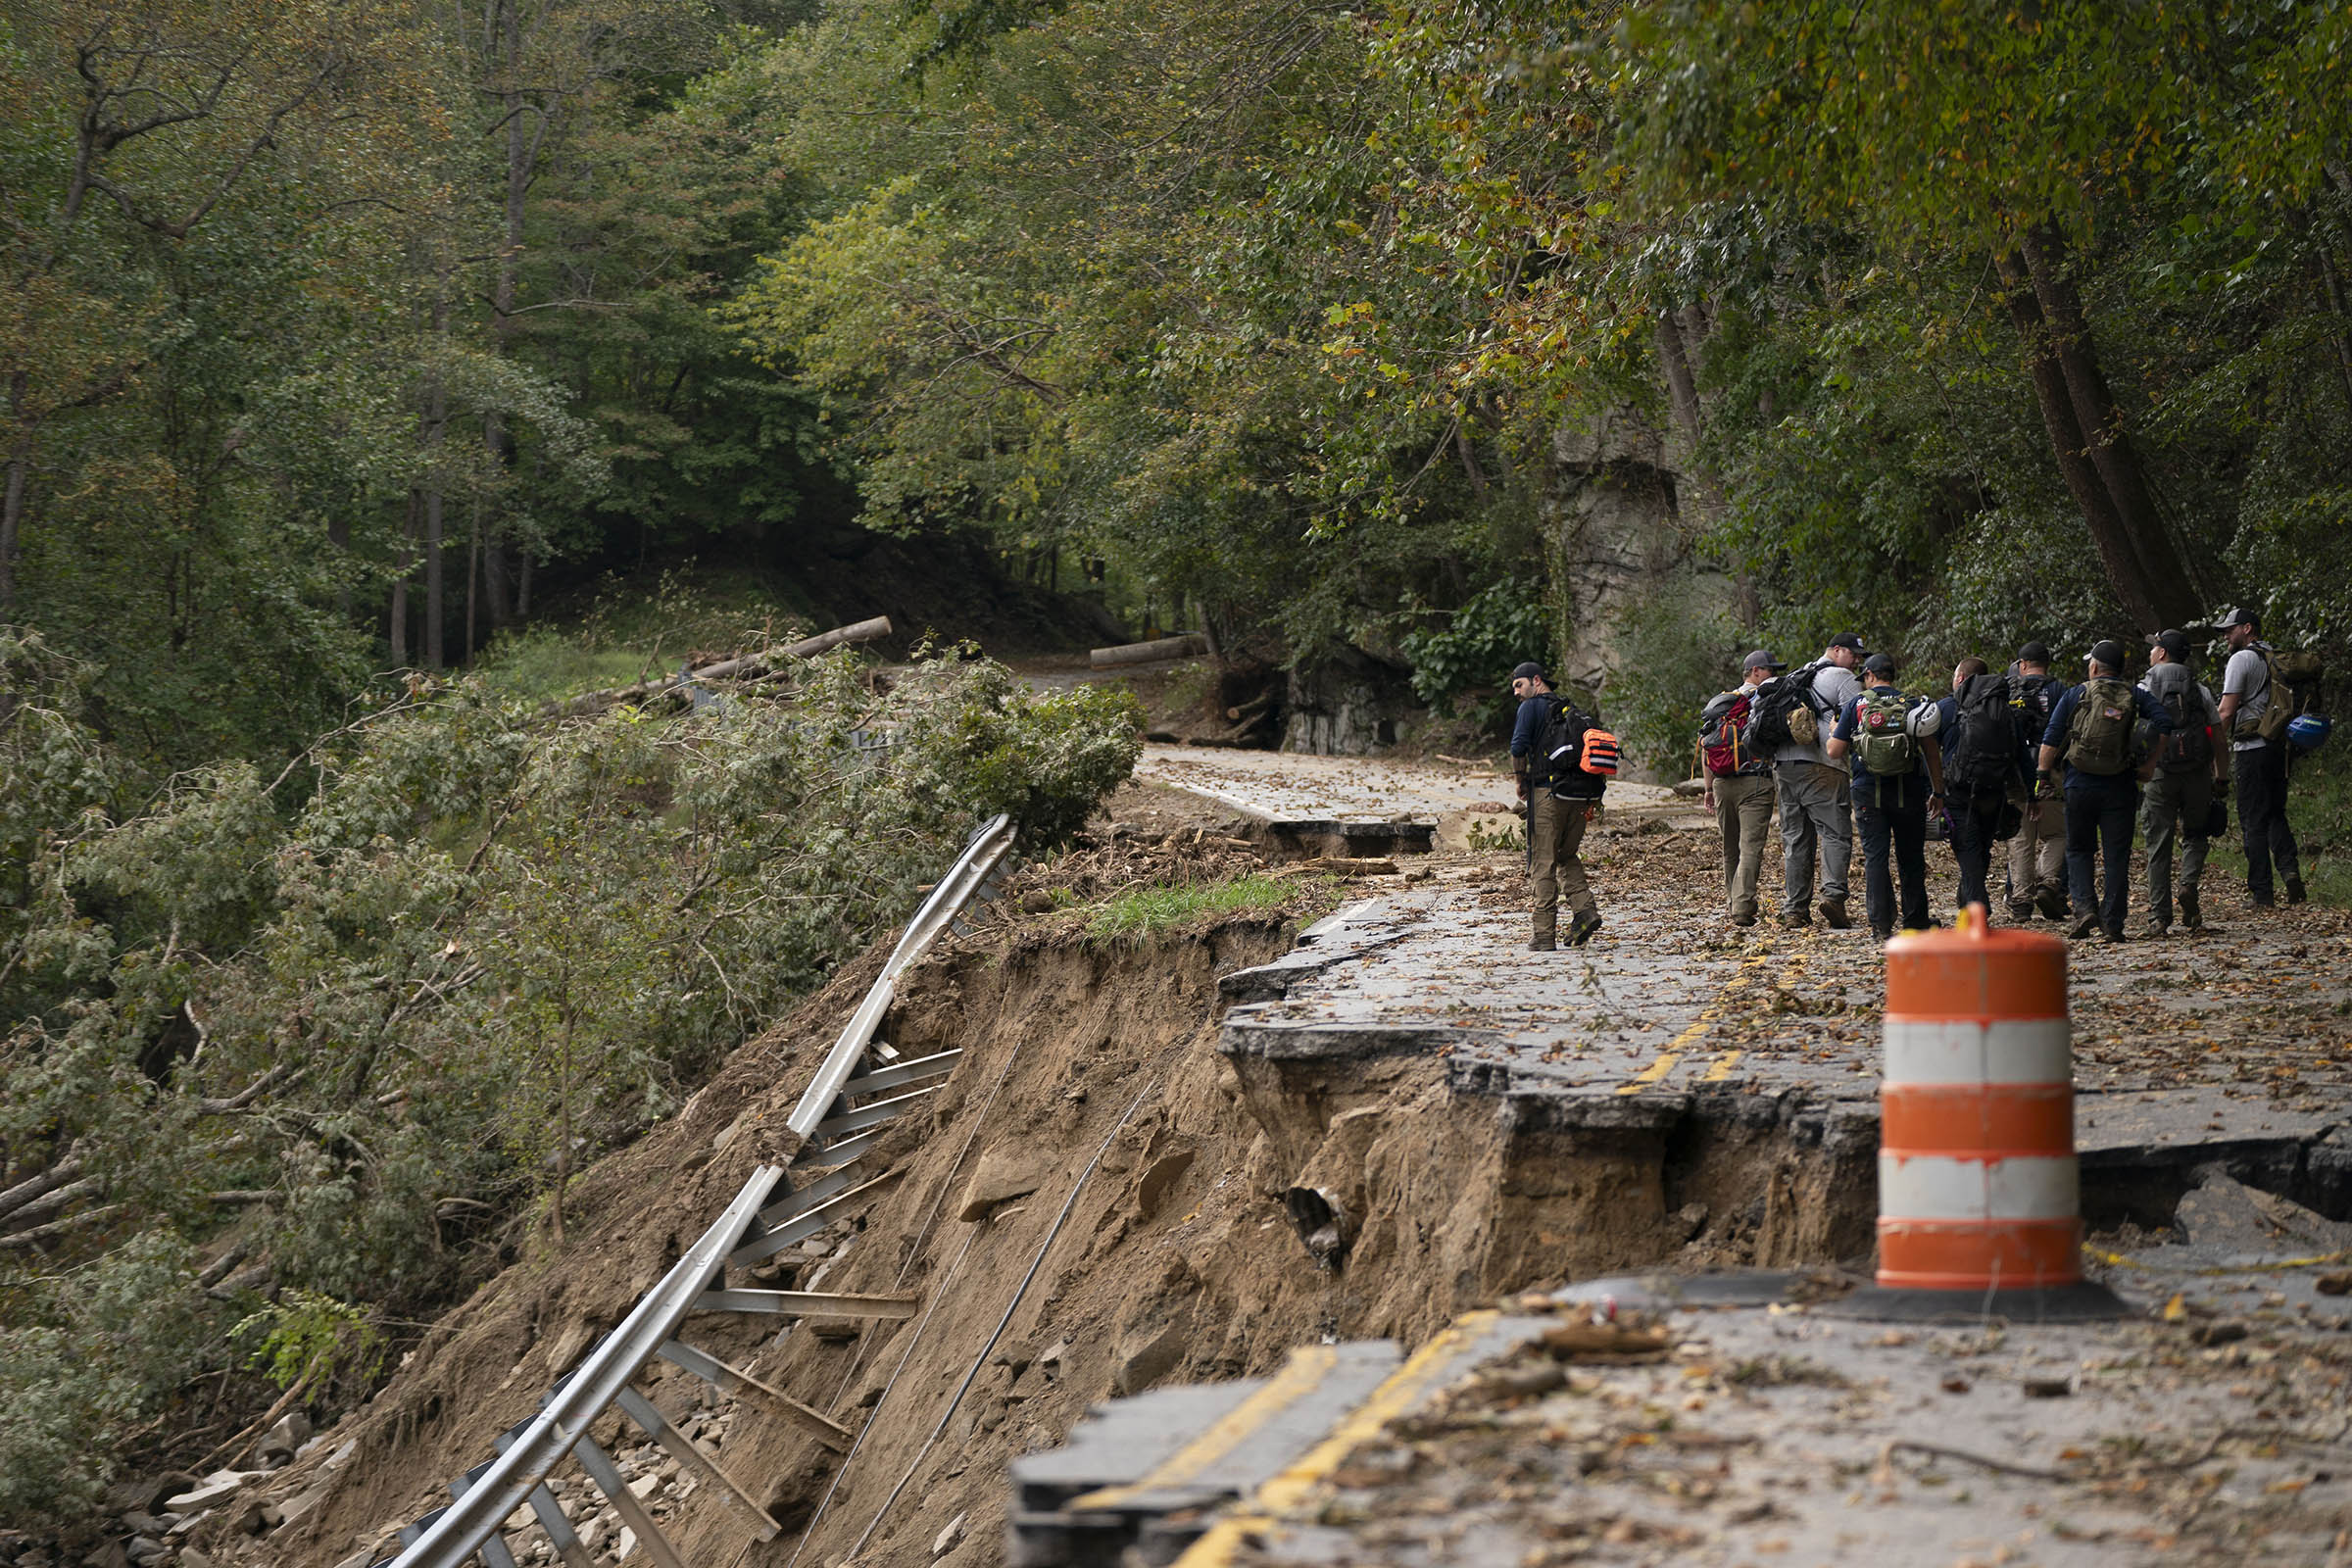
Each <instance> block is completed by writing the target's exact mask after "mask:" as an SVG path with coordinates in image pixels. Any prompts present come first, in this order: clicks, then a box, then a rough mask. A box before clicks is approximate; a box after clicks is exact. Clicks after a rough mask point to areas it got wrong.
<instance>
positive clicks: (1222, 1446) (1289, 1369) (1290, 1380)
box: [1062, 1345, 1340, 1511]
mask: <svg viewBox="0 0 2352 1568" xmlns="http://www.w3.org/2000/svg"><path fill="white" fill-rule="evenodd" d="M1339 1359H1340V1352H1339V1351H1338V1350H1337V1349H1335V1348H1332V1347H1331V1346H1328V1345H1310V1346H1306V1347H1304V1348H1299V1349H1296V1350H1293V1351H1292V1352H1291V1359H1290V1361H1289V1362H1288V1363H1287V1364H1286V1365H1285V1366H1284V1367H1283V1369H1282V1370H1281V1371H1280V1372H1277V1373H1275V1374H1274V1376H1273V1378H1272V1379H1271V1380H1269V1381H1268V1382H1267V1384H1266V1386H1265V1387H1264V1388H1262V1389H1260V1390H1258V1391H1257V1392H1256V1393H1255V1394H1252V1395H1251V1396H1250V1397H1248V1398H1247V1399H1244V1400H1243V1401H1242V1402H1241V1403H1239V1404H1237V1405H1235V1406H1234V1407H1233V1408H1232V1409H1230V1410H1228V1411H1226V1412H1225V1413H1224V1414H1223V1415H1222V1416H1219V1417H1218V1418H1217V1419H1216V1420H1215V1421H1214V1422H1212V1423H1211V1424H1210V1425H1209V1428H1208V1430H1207V1431H1205V1432H1203V1433H1201V1435H1200V1436H1199V1437H1197V1438H1195V1439H1193V1441H1192V1442H1190V1443H1188V1444H1186V1445H1185V1446H1183V1447H1181V1448H1178V1449H1177V1450H1176V1451H1175V1452H1174V1453H1172V1454H1170V1455H1168V1456H1167V1457H1166V1458H1165V1459H1162V1460H1161V1461H1160V1462H1159V1463H1158V1464H1156V1465H1154V1466H1152V1470H1151V1471H1150V1473H1148V1474H1147V1475H1145V1476H1144V1477H1143V1479H1142V1480H1140V1481H1134V1482H1130V1483H1128V1484H1126V1485H1124V1486H1117V1487H1103V1488H1102V1489H1101V1490H1099V1491H1096V1492H1090V1493H1088V1494H1086V1495H1084V1496H1082V1497H1073V1498H1071V1499H1070V1500H1069V1501H1068V1502H1066V1503H1064V1504H1062V1506H1063V1507H1064V1508H1067V1509H1070V1510H1073V1511H1075V1510H1080V1509H1088V1508H1116V1507H1117V1506H1119V1505H1120V1504H1121V1503H1123V1502H1125V1501H1126V1500H1127V1499H1128V1498H1130V1497H1132V1496H1135V1495H1138V1494H1139V1493H1144V1492H1152V1491H1156V1490H1157V1489H1159V1488H1161V1487H1174V1486H1181V1485H1182V1484H1183V1483H1185V1482H1187V1481H1190V1480H1191V1479H1192V1478H1193V1477H1195V1476H1197V1475H1199V1474H1200V1473H1201V1471H1203V1470H1205V1469H1207V1468H1208V1467H1209V1466H1210V1465H1212V1464H1214V1463H1215V1462H1216V1461H1217V1460H1219V1459H1222V1458H1223V1457H1225V1455H1226V1454H1228V1453H1230V1452H1231V1451H1232V1450H1233V1449H1234V1448H1235V1447H1236V1446H1238V1445H1239V1444H1240V1443H1241V1442H1242V1440H1243V1439H1245V1438H1247V1437H1249V1436H1250V1434H1251V1433H1253V1432H1255V1431H1256V1430H1257V1429H1258V1428H1259V1427H1261V1426H1264V1425H1265V1424H1266V1423H1267V1422H1268V1421H1270V1420H1272V1419H1273V1418H1274V1417H1275V1416H1276V1415H1278V1414H1280V1413H1281V1412H1282V1411H1283V1410H1284V1409H1285V1408H1287V1407H1288V1406H1289V1405H1291V1404H1293V1403H1295V1402H1296V1401H1298V1400H1299V1399H1300V1398H1302V1397H1305V1396H1306V1395H1309V1394H1312V1393H1313V1392H1314V1391H1315V1390H1316V1389H1318V1388H1320V1387H1322V1384H1323V1379H1324V1378H1325V1377H1326V1376H1328V1375H1329V1374H1330V1372H1331V1369H1332V1368H1333V1367H1334V1366H1336V1365H1337V1364H1338V1363H1339Z"/></svg>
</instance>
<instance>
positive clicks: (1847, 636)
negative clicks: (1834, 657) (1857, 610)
mask: <svg viewBox="0 0 2352 1568" xmlns="http://www.w3.org/2000/svg"><path fill="white" fill-rule="evenodd" d="M1830 646H1831V647H1832V648H1850V649H1852V650H1853V651H1854V652H1855V653H1857V654H1859V653H1861V652H1863V651H1864V650H1863V647H1862V639H1861V638H1859V637H1857V636H1855V635H1854V634H1853V633H1852V632H1850V631H1841V632H1839V633H1838V635H1837V636H1835V637H1833V638H1831V639H1830Z"/></svg>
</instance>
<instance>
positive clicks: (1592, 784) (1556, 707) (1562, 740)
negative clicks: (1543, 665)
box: [1530, 694, 1608, 801]
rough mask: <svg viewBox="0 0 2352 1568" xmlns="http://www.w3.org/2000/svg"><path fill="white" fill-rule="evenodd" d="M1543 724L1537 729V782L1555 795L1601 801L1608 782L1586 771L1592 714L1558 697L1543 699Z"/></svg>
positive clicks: (1532, 770)
mask: <svg viewBox="0 0 2352 1568" xmlns="http://www.w3.org/2000/svg"><path fill="white" fill-rule="evenodd" d="M1544 701H1545V703H1546V704H1548V705H1549V706H1547V707H1546V708H1545V709H1544V722H1543V724H1542V725H1541V726H1539V727H1538V728H1537V730H1536V755H1535V757H1534V759H1533V760H1534V763H1535V766H1534V767H1533V768H1532V769H1531V770H1530V771H1531V774H1532V776H1533V778H1534V780H1535V782H1537V783H1539V784H1548V785H1549V786H1550V787H1551V792H1552V793H1553V794H1554V795H1570V796H1576V797H1578V798H1580V799H1587V800H1595V801H1597V800H1599V799H1600V795H1601V791H1602V790H1604V789H1605V788H1607V787H1608V779H1607V778H1606V777H1604V776H1602V775H1599V774H1596V773H1591V772H1588V771H1586V769H1585V763H1584V759H1585V751H1586V747H1585V737H1586V734H1587V732H1588V731H1591V730H1592V729H1593V727H1594V726H1593V715H1592V714H1590V713H1588V712H1586V711H1584V710H1583V709H1581V708H1579V707H1577V706H1576V705H1575V704H1574V703H1572V702H1570V701H1569V700H1568V699H1567V698H1565V697H1561V696H1558V695H1556V694H1555V695H1552V696H1548V697H1546V698H1545V699H1544Z"/></svg>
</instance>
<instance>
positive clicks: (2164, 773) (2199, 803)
mask: <svg viewBox="0 0 2352 1568" xmlns="http://www.w3.org/2000/svg"><path fill="white" fill-rule="evenodd" d="M2148 641H2149V645H2150V646H2149V649H2148V673H2147V675H2146V676H2145V677H2144V678H2143V679H2142V680H2141V681H2140V683H2139V684H2140V686H2141V688H2142V689H2143V690H2145V691H2146V692H2147V694H2148V695H2149V696H2151V697H2153V698H2155V699H2156V700H2157V701H2158V702H2160V703H2162V704H2163V705H2164V710H2165V711H2166V712H2168V713H2170V714H2172V715H2173V732H2172V734H2170V735H2168V736H2166V737H2165V741H2164V745H2163V746H2162V747H2161V748H2159V750H2158V753H2157V758H2156V770H2155V772H2153V773H2151V774H2150V775H2149V776H2148V782H2147V784H2146V785H2145V786H2144V787H2143V788H2142V790H2141V805H2140V820H2139V825H2140V830H2141V831H2142V832H2144V833H2146V834H2147V836H2148V926H2147V934H2148V935H2149V936H2151V937H2161V936H2163V935H2165V934H2166V933H2167V932H2168V931H2170V930H2171V929H2172V924H2173V845H2174V843H2175V842H2176V841H2180V842H2182V845H2183V847H2182V849H2181V852H2180V923H2181V924H2182V925H2184V926H2186V927H2188V929H2189V930H2191V931H2198V930H2201V929H2203V927H2204V924H2205V913H2204V910H2203V909H2202V908H2201V907H2199V906H2198V903H2197V886H2198V883H2199V881H2200V880H2201V879H2202V878H2203V876H2204V874H2205V849H2206V844H2207V837H2206V832H2205V823H2206V818H2207V816H2208V815H2209V814H2210V812H2211V811H2212V809H2213V803H2214V802H2215V801H2217V800H2221V799H2223V798H2225V797H2227V796H2228V794H2229V771H2228V769H2229V748H2228V747H2227V746H2226V745H2224V744H2223V741H2224V738H2225V736H2226V735H2227V734H2228V732H2227V731H2226V730H2224V729H2223V728H2222V714H2221V708H2220V705H2218V704H2217V703H2215V702H2214V700H2213V693H2212V692H2210V691H2208V690H2207V689H2206V688H2204V687H2203V686H2200V685H2198V684H2197V681H2196V677H2195V676H2193V675H2192V674H2190V673H2189V665H2188V635H2187V634H2186V633H2185V632H2178V631H2161V632H2158V633H2157V634H2156V635H2155V636H2154V637H2151V638H2149V639H2148Z"/></svg>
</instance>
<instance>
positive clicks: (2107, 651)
mask: <svg viewBox="0 0 2352 1568" xmlns="http://www.w3.org/2000/svg"><path fill="white" fill-rule="evenodd" d="M2084 657H2085V662H2088V663H2093V664H2105V665H2106V666H2107V667H2108V668H2109V669H2121V668H2123V667H2124V645H2123V644H2122V643H2119V642H2117V641H2116V640H2115V639H2114V638H2112V637H2103V638H2101V639H2099V641H2098V642H2096V643H2093V644H2092V645H2091V649H2090V652H2089V654H2087V655H2086V656H2084Z"/></svg>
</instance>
